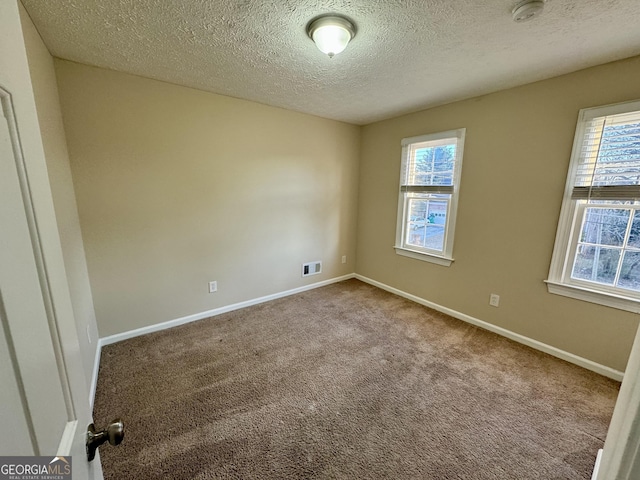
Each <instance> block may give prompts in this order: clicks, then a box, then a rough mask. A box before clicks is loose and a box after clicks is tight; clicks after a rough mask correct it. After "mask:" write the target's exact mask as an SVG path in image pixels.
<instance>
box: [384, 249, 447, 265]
mask: <svg viewBox="0 0 640 480" xmlns="http://www.w3.org/2000/svg"><path fill="white" fill-rule="evenodd" d="M393 248H395V249H396V253H397V254H398V255H402V256H403V257H409V258H415V259H416V260H422V261H423V262H430V263H435V264H436V265H442V266H444V267H449V266H451V264H452V263H453V258H449V257H443V256H440V255H434V254H432V253H424V252H417V251H416V250H409V249H407V248H402V247H393Z"/></svg>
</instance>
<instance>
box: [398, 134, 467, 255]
mask: <svg viewBox="0 0 640 480" xmlns="http://www.w3.org/2000/svg"><path fill="white" fill-rule="evenodd" d="M464 135H465V129H464V128H462V129H459V130H451V131H448V132H442V133H436V134H432V135H423V136H420V137H412V138H405V139H404V140H402V166H401V171H400V196H399V200H398V219H397V228H396V245H395V249H396V252H397V253H398V254H400V255H405V256H409V257H413V258H418V259H420V260H426V261H430V262H433V263H437V264H440V265H447V266H448V265H450V264H451V262H452V261H453V257H452V253H453V233H454V228H455V223H456V210H457V204H458V191H459V187H460V172H461V169H462V151H463V147H464Z"/></svg>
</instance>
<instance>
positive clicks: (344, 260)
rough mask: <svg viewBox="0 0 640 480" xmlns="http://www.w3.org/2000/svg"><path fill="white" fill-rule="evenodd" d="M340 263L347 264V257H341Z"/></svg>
mask: <svg viewBox="0 0 640 480" xmlns="http://www.w3.org/2000/svg"><path fill="white" fill-rule="evenodd" d="M342 263H347V256H346V255H342Z"/></svg>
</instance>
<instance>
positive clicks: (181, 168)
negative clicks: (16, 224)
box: [55, 60, 360, 337]
mask: <svg viewBox="0 0 640 480" xmlns="http://www.w3.org/2000/svg"><path fill="white" fill-rule="evenodd" d="M55 65H56V72H57V76H58V85H59V91H60V101H61V105H62V112H63V118H64V125H65V130H66V133H67V142H68V146H69V154H70V158H71V166H72V172H73V180H74V185H75V189H76V195H77V199H78V210H79V214H80V223H81V226H82V233H83V237H84V242H85V250H86V255H87V264H88V268H89V274H90V279H91V286H92V291H93V298H94V304H95V309H96V317H97V320H98V328H99V332H100V336H102V337H104V336H107V335H112V334H115V333H120V332H125V331H129V330H132V329H135V328H138V327H144V326H148V325H153V324H156V323H159V322H163V321H167V320H173V319H176V318H180V317H182V316H186V315H190V314H197V313H200V312H203V311H207V310H210V309H214V308H217V307H221V306H226V305H230V304H233V303H237V302H241V301H245V300H250V299H254V298H257V297H261V296H265V295H269V294H274V293H278V292H282V291H286V290H288V289H293V288H296V287H300V286H303V285H307V284H311V283H314V282H318V281H322V280H326V279H330V278H334V277H338V276H341V275H344V274H348V273H352V272H353V271H354V265H355V230H356V214H357V211H356V209H357V184H358V162H359V147H360V129H359V127H356V126H352V125H348V124H344V123H340V122H336V121H332V120H326V119H322V118H318V117H313V116H309V115H303V114H299V113H294V112H290V111H286V110H282V109H277V108H273V107H268V106H264V105H259V104H256V103H252V102H248V101H243V100H238V99H234V98H229V97H224V96H219V95H214V94H211V93H205V92H201V91H197V90H192V89H188V88H184V87H180V86H176V85H171V84H167V83H162V82H157V81H153V80H149V79H144V78H140V77H135V76H130V75H126V74H122V73H117V72H113V71H108V70H103V69H99V68H94V67H88V66H84V65H79V64H75V63H71V62H67V61H62V60H56V61H55ZM342 255H347V257H348V262H347V263H346V264H342V263H341V256H342ZM315 260H322V261H323V272H322V273H321V274H320V275H316V276H311V277H306V278H302V277H301V264H302V263H303V262H307V261H315ZM211 280H217V282H218V292H217V293H214V294H209V293H208V291H207V282H209V281H211Z"/></svg>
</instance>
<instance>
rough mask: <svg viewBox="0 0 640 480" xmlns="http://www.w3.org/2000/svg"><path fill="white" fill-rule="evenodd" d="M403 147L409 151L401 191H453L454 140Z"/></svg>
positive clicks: (445, 192) (442, 192) (443, 192)
mask: <svg viewBox="0 0 640 480" xmlns="http://www.w3.org/2000/svg"><path fill="white" fill-rule="evenodd" d="M405 148H409V152H408V156H407V157H406V158H407V166H406V169H405V175H404V178H403V182H402V184H401V185H400V191H401V192H403V193H439V194H452V193H453V187H454V170H455V160H456V142H452V141H451V139H447V140H446V141H443V140H437V141H430V142H424V143H418V144H413V145H410V146H406V147H405Z"/></svg>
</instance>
